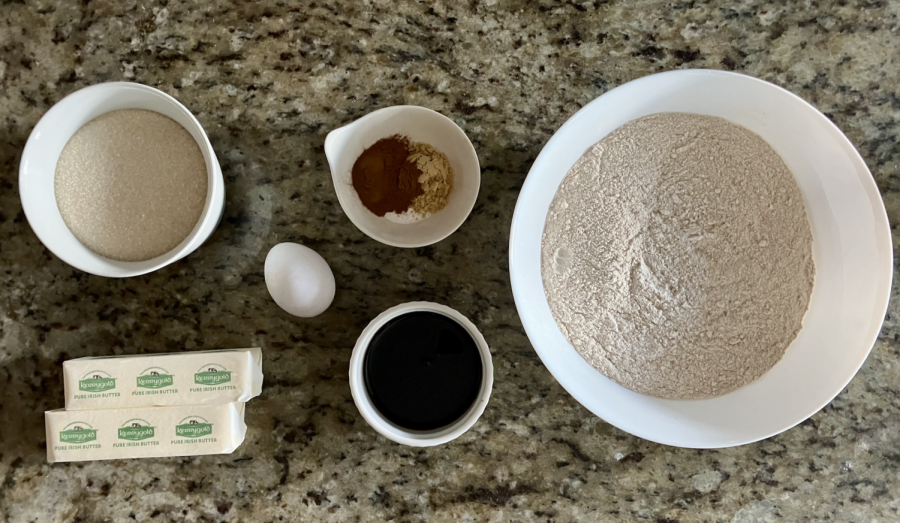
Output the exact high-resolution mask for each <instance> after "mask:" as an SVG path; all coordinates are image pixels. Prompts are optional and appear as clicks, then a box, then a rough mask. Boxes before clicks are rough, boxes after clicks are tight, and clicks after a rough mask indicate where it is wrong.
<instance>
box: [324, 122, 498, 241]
mask: <svg viewBox="0 0 900 523" xmlns="http://www.w3.org/2000/svg"><path fill="white" fill-rule="evenodd" d="M395 134H400V135H403V136H406V137H408V138H409V139H410V140H412V141H414V142H423V143H427V144H429V145H431V146H433V147H434V148H435V149H437V150H438V151H440V152H442V153H444V154H446V155H447V159H448V160H449V161H450V166H451V167H452V168H453V190H452V191H451V192H450V199H449V201H448V203H447V206H446V207H444V208H443V209H441V210H440V211H438V212H436V213H434V214H432V215H430V216H428V217H427V218H425V219H422V220H420V221H416V222H413V223H396V222H393V221H390V220H389V219H387V218H383V217H380V216H376V215H375V214H374V213H373V212H371V211H370V210H369V209H367V208H366V207H365V206H364V205H363V203H362V200H360V198H359V195H358V194H356V189H354V188H353V179H352V177H351V171H352V170H353V164H354V163H356V159H357V158H359V155H361V154H362V153H363V151H365V150H366V149H367V148H368V147H370V146H371V145H372V144H374V143H375V142H377V141H378V140H381V139H382V138H388V137H390V136H393V135H395ZM325 156H326V157H327V158H328V165H329V166H330V167H331V177H332V179H333V181H334V190H335V192H336V193H337V197H338V201H339V202H340V203H341V208H342V209H343V210H344V213H346V214H347V217H348V218H350V221H351V222H353V224H354V225H356V226H357V227H358V228H359V230H361V231H362V232H364V233H366V234H367V235H369V237H371V238H372V239H374V240H378V241H380V242H381V243H385V244H387V245H393V246H394V247H413V248H414V247H424V246H426V245H431V244H433V243H437V242H439V241H441V240H443V239H444V238H446V237H447V236H450V235H451V234H453V232H454V231H456V229H458V228H459V226H460V225H462V224H463V222H464V221H466V218H467V217H468V216H469V213H470V212H472V208H473V207H474V206H475V200H476V199H477V198H478V189H479V188H480V187H481V167H480V166H479V165H478V155H477V154H475V148H474V147H473V146H472V142H470V141H469V139H468V138H467V137H466V134H465V133H464V132H463V130H462V129H460V128H459V126H458V125H456V124H455V123H453V121H452V120H450V119H449V118H447V117H446V116H444V115H442V114H440V113H438V112H435V111H432V110H431V109H426V108H424V107H417V106H414V105H397V106H394V107H387V108H385V109H379V110H377V111H375V112H372V113H369V114H367V115H365V116H363V117H362V118H360V119H358V120H356V121H355V122H353V123H351V124H349V125H346V126H344V127H341V128H340V129H335V130H334V131H331V132H330V133H328V136H327V137H325Z"/></svg>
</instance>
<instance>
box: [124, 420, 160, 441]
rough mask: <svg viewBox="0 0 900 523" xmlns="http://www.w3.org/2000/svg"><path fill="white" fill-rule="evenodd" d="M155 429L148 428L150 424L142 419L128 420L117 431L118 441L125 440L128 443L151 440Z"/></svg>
mask: <svg viewBox="0 0 900 523" xmlns="http://www.w3.org/2000/svg"><path fill="white" fill-rule="evenodd" d="M155 432H156V429H155V428H154V427H151V426H150V423H149V422H148V421H146V420H142V419H138V418H135V419H130V420H128V421H126V422H125V423H124V424H123V425H122V427H121V428H120V429H119V439H127V440H130V441H140V440H142V439H148V438H152V437H153V436H154V435H155Z"/></svg>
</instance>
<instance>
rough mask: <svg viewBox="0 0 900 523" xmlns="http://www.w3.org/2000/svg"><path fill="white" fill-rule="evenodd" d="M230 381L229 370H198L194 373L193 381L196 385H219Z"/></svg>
mask: <svg viewBox="0 0 900 523" xmlns="http://www.w3.org/2000/svg"><path fill="white" fill-rule="evenodd" d="M229 381H231V371H230V370H223V371H219V372H198V373H196V374H194V383H196V384H197V385H219V384H220V383H228V382H229Z"/></svg>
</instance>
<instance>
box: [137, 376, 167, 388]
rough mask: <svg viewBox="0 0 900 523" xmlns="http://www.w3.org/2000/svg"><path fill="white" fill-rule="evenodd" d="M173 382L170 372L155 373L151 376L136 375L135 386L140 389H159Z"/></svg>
mask: <svg viewBox="0 0 900 523" xmlns="http://www.w3.org/2000/svg"><path fill="white" fill-rule="evenodd" d="M174 383H175V378H174V377H173V376H172V375H171V374H156V375H153V376H138V377H137V386H138V387H140V388H142V389H161V388H163V387H168V386H170V385H173V384H174Z"/></svg>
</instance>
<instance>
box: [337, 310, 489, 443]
mask: <svg viewBox="0 0 900 523" xmlns="http://www.w3.org/2000/svg"><path fill="white" fill-rule="evenodd" d="M417 311H428V312H436V313H438V314H443V315H444V316H447V317H448V318H450V319H452V320H454V321H456V322H457V323H458V324H460V325H461V326H462V327H463V328H464V329H466V331H467V332H468V333H469V335H470V336H472V339H473V340H475V345H477V346H478V352H479V353H480V354H481V364H482V378H481V390H480V392H479V393H478V399H476V400H475V402H474V403H472V406H471V407H469V410H467V411H466V413H465V414H463V415H462V416H461V417H460V418H459V419H457V420H456V421H454V422H453V423H451V424H450V425H447V426H445V427H441V428H439V429H435V430H431V431H417V430H408V429H404V428H402V427H399V426H397V425H395V424H394V423H391V422H390V421H388V420H387V419H386V418H385V417H384V416H382V415H381V413H380V412H378V409H377V408H375V405H374V404H373V403H372V399H371V398H370V397H369V393H368V391H367V390H366V384H365V379H364V377H363V373H364V368H363V366H364V363H365V356H366V351H368V349H369V343H370V342H371V341H372V337H373V336H375V334H376V333H377V332H378V330H379V329H381V327H382V326H384V324H386V323H387V322H388V321H390V320H392V319H394V318H396V317H398V316H402V315H404V314H409V313H411V312H417ZM493 386H494V365H493V362H492V360H491V351H490V348H489V347H488V344H487V341H485V339H484V336H483V335H482V334H481V332H480V331H479V330H478V328H477V327H476V326H475V325H474V324H473V323H472V322H471V321H469V319H468V318H466V317H465V316H463V315H462V314H461V313H460V312H458V311H457V310H455V309H452V308H450V307H447V306H446V305H441V304H439V303H432V302H427V301H414V302H409V303H403V304H400V305H395V306H394V307H391V308H390V309H387V310H386V311H384V312H382V313H381V314H379V315H378V316H376V317H375V319H373V320H372V321H371V322H369V324H368V325H367V326H366V328H365V329H363V331H362V333H361V334H360V335H359V338H358V339H357V340H356V345H355V346H354V347H353V354H352V355H351V356H350V393H351V394H352V396H353V402H354V403H355V404H356V407H357V408H358V409H359V412H360V414H362V416H363V418H364V419H365V420H366V422H367V423H368V424H369V426H371V427H372V428H373V429H375V430H376V431H377V432H378V433H379V434H381V435H382V436H384V437H386V438H388V439H389V440H392V441H396V442H397V443H402V444H404V445H409V446H412V447H431V446H434V445H440V444H443V443H447V442H448V441H451V440H454V439H456V438H458V437H459V436H461V435H463V434H464V433H465V432H466V431H468V430H469V429H470V428H472V426H473V425H475V423H476V422H477V421H478V419H479V418H480V417H481V415H482V414H483V413H484V409H485V407H487V404H488V401H489V400H490V397H491V390H492V389H493Z"/></svg>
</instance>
